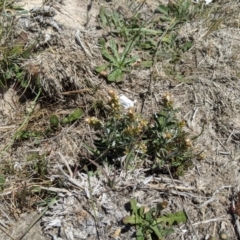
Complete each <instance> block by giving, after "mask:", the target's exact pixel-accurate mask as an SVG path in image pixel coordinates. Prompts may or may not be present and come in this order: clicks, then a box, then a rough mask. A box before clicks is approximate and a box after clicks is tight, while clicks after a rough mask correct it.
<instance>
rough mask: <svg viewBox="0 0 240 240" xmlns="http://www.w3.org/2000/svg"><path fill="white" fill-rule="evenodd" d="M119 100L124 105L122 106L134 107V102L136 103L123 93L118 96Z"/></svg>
mask: <svg viewBox="0 0 240 240" xmlns="http://www.w3.org/2000/svg"><path fill="white" fill-rule="evenodd" d="M119 102H120V104H121V105H122V106H123V107H124V108H126V109H127V108H131V107H134V104H135V103H136V101H132V100H130V99H129V98H127V97H126V96H125V95H123V94H121V95H120V96H119Z"/></svg>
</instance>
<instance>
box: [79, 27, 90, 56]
mask: <svg viewBox="0 0 240 240" xmlns="http://www.w3.org/2000/svg"><path fill="white" fill-rule="evenodd" d="M79 34H80V32H79V30H77V32H76V34H75V41H76V43H77V44H78V45H79V46H80V47H81V48H82V49H83V51H84V52H85V53H86V55H87V56H88V57H90V58H92V55H91V53H90V52H89V51H88V50H87V48H86V45H85V44H84V43H83V41H82V40H81V38H80V36H79Z"/></svg>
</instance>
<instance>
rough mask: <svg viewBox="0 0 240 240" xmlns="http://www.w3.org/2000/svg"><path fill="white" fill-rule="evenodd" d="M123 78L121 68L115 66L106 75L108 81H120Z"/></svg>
mask: <svg viewBox="0 0 240 240" xmlns="http://www.w3.org/2000/svg"><path fill="white" fill-rule="evenodd" d="M122 78H123V72H122V70H121V69H119V68H117V69H115V70H113V71H112V72H111V73H110V74H109V75H108V81H110V82H121V81H122Z"/></svg>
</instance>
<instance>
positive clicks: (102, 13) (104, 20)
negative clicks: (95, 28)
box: [99, 6, 107, 28]
mask: <svg viewBox="0 0 240 240" xmlns="http://www.w3.org/2000/svg"><path fill="white" fill-rule="evenodd" d="M106 15H107V14H106V9H105V8H104V7H103V6H101V8H100V12H99V16H100V19H101V25H102V26H101V27H102V28H105V27H106V26H107V18H106Z"/></svg>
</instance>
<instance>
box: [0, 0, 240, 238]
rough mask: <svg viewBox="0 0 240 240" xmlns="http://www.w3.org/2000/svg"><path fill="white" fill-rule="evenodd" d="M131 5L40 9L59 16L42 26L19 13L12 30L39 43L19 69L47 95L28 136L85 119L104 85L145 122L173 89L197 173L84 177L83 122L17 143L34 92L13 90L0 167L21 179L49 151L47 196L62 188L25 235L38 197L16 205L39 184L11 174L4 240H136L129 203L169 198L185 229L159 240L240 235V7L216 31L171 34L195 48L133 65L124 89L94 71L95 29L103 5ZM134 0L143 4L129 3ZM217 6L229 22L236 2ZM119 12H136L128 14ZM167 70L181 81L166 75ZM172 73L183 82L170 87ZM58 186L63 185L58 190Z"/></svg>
mask: <svg viewBox="0 0 240 240" xmlns="http://www.w3.org/2000/svg"><path fill="white" fill-rule="evenodd" d="M126 2H127V1H124V0H121V1H104V0H99V1H87V0H81V1H77V0H68V1H57V0H56V1H47V3H46V5H47V6H49V7H51V8H52V11H53V12H54V14H53V13H52V12H51V13H50V16H48V17H47V21H37V19H38V18H36V17H37V16H39V13H35V15H34V13H31V14H30V15H29V16H26V17H19V19H18V24H19V32H21V31H24V32H26V33H27V35H28V39H29V41H30V42H31V41H33V40H34V39H35V38H36V36H38V37H39V39H40V40H39V43H38V46H37V47H38V49H39V50H41V51H40V54H39V53H38V54H36V55H35V56H33V57H32V58H31V59H30V60H28V61H27V62H26V63H25V66H26V67H28V69H29V70H30V72H31V73H32V75H33V76H34V75H35V74H37V75H38V76H39V79H40V81H41V85H42V86H43V90H42V91H43V93H44V97H42V99H41V101H39V103H38V105H37V106H36V107H35V110H34V114H33V115H32V116H31V121H29V123H28V129H30V130H31V129H34V130H36V131H41V130H42V129H44V128H45V126H46V125H47V124H48V119H49V117H50V116H51V115H53V114H56V115H57V116H65V115H66V114H68V113H70V112H72V111H73V110H74V109H76V108H77V107H80V108H82V109H84V111H85V113H86V115H87V113H89V112H90V109H91V107H92V106H93V105H94V104H96V102H97V101H98V100H101V99H104V98H105V96H106V95H107V91H108V90H109V89H115V91H116V92H117V93H118V94H124V95H126V96H127V97H128V98H129V99H131V100H136V101H137V104H136V109H137V111H139V112H140V111H142V113H143V115H144V116H146V117H147V116H150V115H151V114H152V113H154V112H157V111H158V110H159V103H160V102H161V99H162V97H163V95H164V94H165V93H166V92H169V93H171V94H172V96H173V99H174V105H175V107H176V108H179V109H180V112H179V118H182V119H184V120H185V121H186V129H185V130H186V131H187V132H188V133H189V134H190V136H192V137H194V136H198V135H199V137H198V138H197V139H196V140H195V142H194V147H195V148H196V149H198V151H199V152H202V154H203V155H204V157H203V158H202V159H193V167H191V168H189V169H188V170H187V171H186V172H185V173H184V175H183V176H180V177H179V179H172V178H171V177H170V176H169V175H164V174H154V175H152V176H149V175H146V169H142V168H141V169H136V170H135V171H131V172H129V173H126V172H125V171H124V170H121V169H118V170H116V169H112V167H111V166H108V165H104V166H102V168H103V170H104V172H105V173H106V175H105V174H103V175H101V176H98V177H96V176H93V177H91V178H90V180H89V176H88V174H86V171H84V169H81V168H80V167H79V166H80V165H81V161H83V158H84V156H85V154H87V153H86V150H85V148H84V147H83V142H91V134H92V130H91V129H90V128H89V127H88V126H87V124H86V123H85V122H84V121H80V122H76V123H74V124H72V125H71V126H68V127H63V128H62V129H60V130H59V132H58V133H57V134H56V135H54V136H51V137H48V138H46V139H44V140H40V141H37V140H36V141H34V140H32V141H17V142H16V143H14V144H12V139H13V138H14V134H15V132H16V130H18V129H19V127H20V126H21V123H22V122H23V121H24V119H25V117H26V112H27V111H28V109H29V107H31V104H32V102H33V101H34V98H33V97H32V96H31V94H30V95H28V94H26V93H24V94H21V95H20V94H19V91H18V88H17V86H16V85H13V86H11V87H10V88H9V90H8V91H6V92H4V93H3V94H2V99H0V106H1V107H0V109H1V115H0V116H1V119H0V132H1V136H0V151H1V155H0V163H1V164H2V166H5V165H6V164H7V163H8V164H9V162H10V163H11V164H12V166H13V167H14V169H15V171H16V172H17V171H18V169H19V172H20V171H21V169H23V168H25V167H26V165H28V161H27V159H29V156H32V154H33V153H34V154H36V155H37V156H43V155H44V154H45V155H46V156H47V157H46V161H47V164H48V167H49V168H50V170H49V171H50V173H51V179H48V181H51V182H52V183H53V185H52V186H51V187H49V189H50V190H51V191H52V192H55V193H56V192H57V194H58V197H59V198H58V201H57V202H56V203H55V204H54V205H53V206H52V207H51V208H49V209H48V210H47V212H46V213H45V214H44V215H43V217H42V218H41V219H40V220H39V221H36V224H34V226H32V228H31V230H30V231H29V232H27V233H26V235H25V236H24V237H23V238H20V237H22V236H23V233H24V231H25V230H27V228H28V227H29V226H31V223H32V222H33V221H34V219H36V217H37V216H39V214H40V212H41V211H42V210H43V209H44V207H39V208H38V209H36V207H35V201H39V199H34V198H29V202H30V203H29V204H27V205H26V204H24V203H22V204H21V206H15V205H14V203H15V198H17V197H19V196H18V195H17V193H18V192H21V193H22V192H24V191H23V190H24V189H27V188H26V186H28V187H29V186H30V187H31V188H34V187H35V188H37V187H41V186H37V184H36V183H34V184H33V183H32V181H31V179H29V180H27V181H22V180H21V181H19V179H21V175H20V173H19V175H18V174H15V177H14V178H13V177H11V176H10V175H9V177H8V178H7V179H6V181H7V182H9V183H11V182H12V184H11V187H9V188H8V189H4V191H2V192H1V193H0V196H1V203H2V206H1V208H0V210H1V211H0V214H1V219H0V229H1V231H0V239H3V240H5V239H6V240H7V239H25V240H28V239H29V240H30V239H46V240H47V239H58V240H60V239H64V240H65V239H66V240H73V239H76V240H81V239H90V240H91V239H122V240H127V239H136V235H135V229H134V227H130V226H125V225H124V224H123V223H122V218H123V217H125V216H127V215H129V201H130V199H132V198H135V199H136V200H137V201H138V203H139V204H141V205H143V206H149V207H152V206H156V204H157V203H159V202H163V201H167V202H168V207H167V208H166V209H165V210H164V211H166V212H175V211H179V210H184V211H185V212H186V214H187V216H188V221H187V223H186V224H182V225H181V226H176V227H174V230H175V232H174V233H173V234H171V235H170V236H169V237H167V238H166V239H176V240H178V239H179V240H180V239H185V240H188V239H189V240H193V239H194V240H195V239H196V240H198V239H206V240H208V239H209V240H210V239H213V238H212V236H216V239H221V238H220V237H219V236H220V233H222V232H224V233H226V234H227V235H228V239H231V240H234V239H240V236H239V235H238V231H237V225H236V224H237V220H238V218H237V217H236V215H235V214H233V211H232V210H231V206H232V202H233V201H234V200H235V202H237V194H238V191H239V182H240V181H239V180H240V178H239V176H240V174H239V171H240V164H239V159H240V147H239V145H240V98H239V96H240V93H239V91H240V78H239V68H240V60H239V50H240V41H239V40H240V39H239V31H240V30H239V21H238V19H239V13H240V11H239V13H238V14H236V16H235V15H234V16H235V17H234V19H232V21H223V22H222V24H220V26H219V28H218V30H217V31H215V32H213V33H210V34H208V30H209V26H206V25H205V23H204V20H203V19H202V20H199V21H196V22H188V23H185V24H183V26H182V27H181V28H180V30H179V31H178V35H179V39H189V38H191V39H193V41H194V45H193V46H192V47H191V48H190V50H189V51H187V52H185V53H184V54H183V56H182V58H181V61H179V63H178V64H175V65H174V66H173V65H171V64H170V63H169V62H167V61H165V62H164V61H162V62H160V61H159V62H157V63H156V64H155V65H154V67H153V69H142V70H140V71H139V69H137V70H136V69H132V70H131V72H130V73H128V74H127V75H126V76H125V79H124V81H123V83H121V84H108V83H106V79H104V77H102V76H99V75H98V74H97V73H96V72H95V71H94V69H95V67H96V66H98V65H101V64H102V62H103V59H102V55H101V52H100V47H99V43H98V40H99V38H100V37H102V36H103V35H104V34H108V33H106V32H105V30H102V29H100V28H99V27H98V20H97V19H98V13H99V9H100V6H105V7H107V8H109V9H118V7H119V6H127V5H126V4H127V3H126ZM139 2H142V1H140V0H139V1H136V4H139ZM158 2H159V1H154V0H151V1H146V3H145V4H144V7H143V8H141V11H142V13H143V14H145V13H146V12H149V11H153V10H154V9H155V8H156V6H158ZM162 2H163V3H164V1H162ZM19 3H23V6H24V8H25V9H26V10H31V9H32V8H36V7H41V6H42V1H40V0H39V1H37V0H36V1H31V2H29V1H25V0H21V1H19ZM212 4H218V3H212ZM219 4H221V3H219ZM222 4H223V6H224V11H225V14H226V16H225V20H226V19H228V18H230V17H231V13H232V12H233V11H234V9H237V8H239V7H240V6H239V3H238V2H237V1H232V2H231V3H227V2H226V1H225V2H224V3H222ZM220 6H221V5H220ZM122 11H125V13H126V15H127V14H131V12H130V13H129V9H125V8H123V10H122ZM48 14H49V13H48ZM146 14H147V13H146ZM26 26H27V27H26ZM20 28H21V29H20ZM76 34H78V35H79V36H80V38H81V40H82V41H83V43H84V46H85V48H84V49H83V48H82V47H81V46H80V45H79V44H78V42H77V41H76ZM170 70H171V71H174V72H175V73H176V74H175V75H173V74H169V71H170ZM36 71H37V73H36ZM152 75H153V76H154V77H153V78H154V79H153V80H151V79H152ZM179 76H181V77H182V78H183V79H184V81H180V82H179V81H177V79H178V77H179ZM31 84H32V83H31ZM32 88H33V89H34V84H33V85H32ZM92 89H97V90H95V91H94V92H93V91H92ZM149 89H150V91H148V90H149ZM147 93H150V94H147ZM143 95H144V98H142V96H143ZM143 99H144V100H143ZM143 101H144V102H143ZM142 107H143V108H142ZM203 128H204V129H203ZM202 130H203V132H202ZM201 132H202V133H201ZM11 144H12V145H11ZM6 146H7V148H6ZM8 146H9V147H8ZM98 167H99V166H98ZM64 173H65V175H64ZM107 176H108V177H107ZM109 178H110V179H114V183H115V185H114V189H112V188H110V187H109V186H108V185H107V182H108V180H109ZM56 182H58V183H59V182H60V183H61V185H62V187H61V188H59V187H58V188H55V187H54V184H55V183H56ZM31 184H32V185H31ZM89 186H90V187H89ZM19 209H20V210H19ZM119 230H121V231H120V233H119V232H118V231H119ZM222 239H223V238H222Z"/></svg>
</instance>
